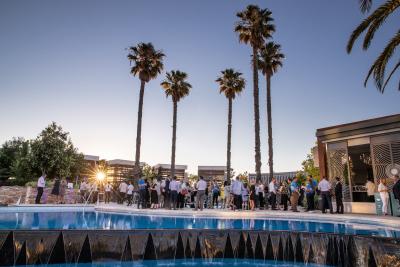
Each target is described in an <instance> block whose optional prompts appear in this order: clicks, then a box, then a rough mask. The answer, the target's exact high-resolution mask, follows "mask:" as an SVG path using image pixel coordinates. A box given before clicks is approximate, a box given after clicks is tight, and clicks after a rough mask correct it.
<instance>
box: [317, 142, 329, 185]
mask: <svg viewBox="0 0 400 267" xmlns="http://www.w3.org/2000/svg"><path fill="white" fill-rule="evenodd" d="M317 146H318V164H319V174H320V178H322V177H324V176H325V177H328V168H327V167H328V163H327V157H326V145H325V144H324V143H322V141H321V140H320V139H319V138H318V141H317Z"/></svg>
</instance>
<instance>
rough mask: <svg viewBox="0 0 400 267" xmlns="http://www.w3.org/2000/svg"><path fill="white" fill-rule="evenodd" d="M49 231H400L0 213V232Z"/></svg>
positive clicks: (393, 232)
mask: <svg viewBox="0 0 400 267" xmlns="http://www.w3.org/2000/svg"><path fill="white" fill-rule="evenodd" d="M14 229H24V230H51V229H64V230H67V229H83V230H89V229H97V230H131V229H239V230H267V231H293V232H312V233H336V234H348V235H366V236H381V237H392V238H400V229H399V228H391V227H387V226H383V225H376V224H367V223H343V222H321V221H305V220H294V219H226V218H203V217H193V216H191V217H166V216H160V215H135V214H118V213H108V212H98V211H88V212H83V211H70V210H69V211H63V212H60V211H40V212H30V211H18V212H3V213H0V230H14Z"/></svg>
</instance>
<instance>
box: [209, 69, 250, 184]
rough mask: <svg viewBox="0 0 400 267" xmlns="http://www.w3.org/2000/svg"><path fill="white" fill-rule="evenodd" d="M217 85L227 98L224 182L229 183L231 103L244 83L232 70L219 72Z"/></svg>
mask: <svg viewBox="0 0 400 267" xmlns="http://www.w3.org/2000/svg"><path fill="white" fill-rule="evenodd" d="M215 81H216V82H217V83H218V84H219V92H220V93H221V94H222V93H223V94H225V96H226V98H228V141H227V148H226V178H227V179H226V181H227V182H228V183H230V180H231V179H230V178H231V135H232V133H231V131H232V101H233V100H234V99H235V97H236V95H237V94H240V93H241V92H242V91H243V89H244V87H245V85H246V82H245V80H244V78H242V73H240V72H237V71H235V70H234V69H226V70H223V71H221V76H220V77H218V79H216V80H215Z"/></svg>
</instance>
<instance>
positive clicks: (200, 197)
mask: <svg viewBox="0 0 400 267" xmlns="http://www.w3.org/2000/svg"><path fill="white" fill-rule="evenodd" d="M205 196H206V193H205V191H204V190H200V191H197V195H196V209H201V210H203V207H204V197H205Z"/></svg>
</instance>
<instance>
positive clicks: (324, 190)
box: [318, 177, 333, 214]
mask: <svg viewBox="0 0 400 267" xmlns="http://www.w3.org/2000/svg"><path fill="white" fill-rule="evenodd" d="M318 190H319V191H320V192H321V197H322V203H323V205H322V213H326V209H327V208H329V211H330V213H331V214H333V208H332V197H331V184H330V183H329V182H328V180H327V178H326V177H322V180H321V181H320V182H319V184H318ZM327 206H328V207H327Z"/></svg>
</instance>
